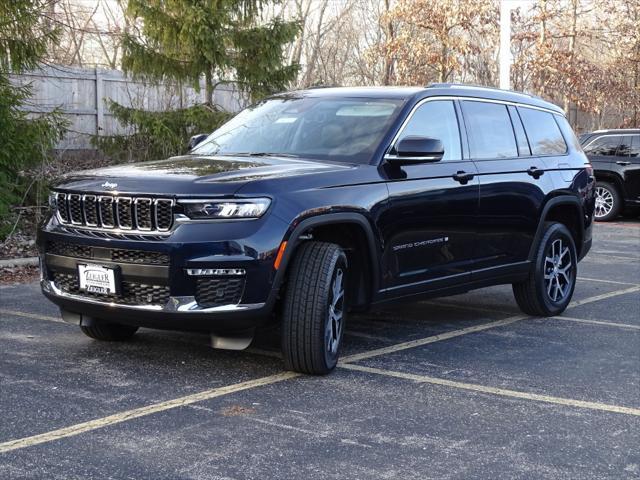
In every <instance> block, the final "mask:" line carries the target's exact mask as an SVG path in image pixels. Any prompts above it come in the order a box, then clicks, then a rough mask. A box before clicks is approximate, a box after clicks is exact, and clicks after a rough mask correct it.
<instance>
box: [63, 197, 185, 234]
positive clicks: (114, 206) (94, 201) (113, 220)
mask: <svg viewBox="0 0 640 480" xmlns="http://www.w3.org/2000/svg"><path fill="white" fill-rule="evenodd" d="M54 198H55V201H56V211H57V212H58V219H59V220H60V222H61V223H63V224H66V225H74V226H78V227H91V228H94V229H104V230H107V231H108V230H111V229H116V228H117V229H119V230H131V231H141V232H167V231H169V230H170V229H171V227H172V225H173V207H174V201H173V200H172V199H170V198H149V197H123V196H111V195H101V196H97V195H91V194H87V195H81V194H77V193H70V194H67V193H56V194H55V197H54Z"/></svg>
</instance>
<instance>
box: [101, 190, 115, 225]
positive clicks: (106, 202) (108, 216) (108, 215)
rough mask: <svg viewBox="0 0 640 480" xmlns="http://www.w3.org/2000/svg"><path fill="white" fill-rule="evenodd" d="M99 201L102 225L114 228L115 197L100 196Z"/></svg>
mask: <svg viewBox="0 0 640 480" xmlns="http://www.w3.org/2000/svg"><path fill="white" fill-rule="evenodd" d="M98 202H100V209H99V210H100V226H101V227H103V228H114V227H115V226H116V219H115V216H114V214H113V197H105V196H102V197H98Z"/></svg>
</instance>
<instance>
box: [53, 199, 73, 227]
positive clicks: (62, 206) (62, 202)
mask: <svg viewBox="0 0 640 480" xmlns="http://www.w3.org/2000/svg"><path fill="white" fill-rule="evenodd" d="M56 210H57V212H58V216H59V217H60V220H61V221H63V222H65V223H69V222H70V219H69V206H68V205H67V194H66V193H58V194H56Z"/></svg>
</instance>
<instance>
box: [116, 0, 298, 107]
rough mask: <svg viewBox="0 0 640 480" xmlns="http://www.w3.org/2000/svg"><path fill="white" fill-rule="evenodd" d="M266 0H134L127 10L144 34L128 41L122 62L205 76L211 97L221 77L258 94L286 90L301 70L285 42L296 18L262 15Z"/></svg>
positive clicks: (135, 69)
mask: <svg viewBox="0 0 640 480" xmlns="http://www.w3.org/2000/svg"><path fill="white" fill-rule="evenodd" d="M262 7H263V2H262V0H171V1H166V0H129V3H128V8H127V13H128V15H129V16H130V17H131V19H132V21H133V22H134V23H135V24H136V25H139V26H140V32H141V38H138V37H135V36H132V35H128V36H127V37H126V38H125V41H124V55H123V68H124V69H125V70H126V71H128V72H130V73H132V74H134V75H138V76H143V77H147V78H150V79H154V80H158V79H166V78H169V79H173V80H178V81H182V82H190V83H191V84H192V85H193V86H194V87H195V88H196V89H198V88H200V79H201V78H202V77H204V79H205V88H206V98H207V103H209V104H211V105H212V104H213V92H214V90H215V87H216V86H217V85H218V84H221V83H235V84H237V85H238V87H239V89H240V90H242V91H245V92H248V93H249V94H250V95H251V97H252V99H254V100H255V99H257V98H260V97H263V96H265V95H268V94H270V93H273V92H274V91H279V90H283V89H285V88H286V87H287V85H288V83H289V82H290V81H291V80H293V79H294V78H295V76H296V74H297V72H298V65H295V64H294V65H285V64H284V55H283V48H284V46H285V45H286V44H288V43H289V42H292V41H293V40H294V39H295V37H296V35H297V33H298V30H299V24H298V23H296V22H284V21H282V20H280V19H277V18H276V19H273V20H271V21H269V22H261V21H260V13H261V11H262Z"/></svg>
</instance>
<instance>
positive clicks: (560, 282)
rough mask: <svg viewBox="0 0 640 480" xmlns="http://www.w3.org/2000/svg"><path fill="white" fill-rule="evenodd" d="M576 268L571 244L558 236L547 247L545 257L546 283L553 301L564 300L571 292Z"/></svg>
mask: <svg viewBox="0 0 640 480" xmlns="http://www.w3.org/2000/svg"><path fill="white" fill-rule="evenodd" d="M573 281H574V268H573V262H572V259H571V251H570V250H569V246H568V245H566V244H565V242H563V240H562V238H558V239H556V240H554V241H553V243H551V245H550V246H549V248H548V249H547V253H546V256H545V259H544V284H545V288H546V291H547V295H548V296H549V298H550V299H551V300H552V301H553V302H556V303H558V302H561V301H563V300H564V299H565V298H566V297H567V295H569V293H570V292H571V287H572V284H573Z"/></svg>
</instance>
